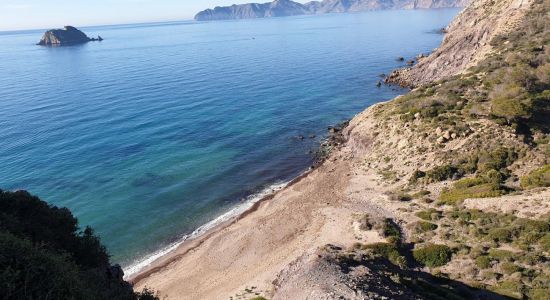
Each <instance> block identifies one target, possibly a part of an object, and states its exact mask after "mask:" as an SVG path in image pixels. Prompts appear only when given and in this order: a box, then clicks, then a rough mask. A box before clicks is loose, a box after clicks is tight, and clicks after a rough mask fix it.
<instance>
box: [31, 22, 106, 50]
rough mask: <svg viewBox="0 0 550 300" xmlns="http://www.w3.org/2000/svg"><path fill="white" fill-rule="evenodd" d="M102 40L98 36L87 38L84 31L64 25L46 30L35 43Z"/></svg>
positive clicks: (76, 42)
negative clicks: (61, 27)
mask: <svg viewBox="0 0 550 300" xmlns="http://www.w3.org/2000/svg"><path fill="white" fill-rule="evenodd" d="M102 40H103V39H102V38H101V37H100V36H98V37H97V38H89V37H88V36H87V35H86V34H85V33H84V32H82V31H80V30H78V29H76V28H75V27H73V26H65V27H64V28H63V29H51V30H48V31H46V33H44V35H43V36H42V39H40V42H38V44H37V45H40V46H67V45H76V44H83V43H87V42H91V41H102Z"/></svg>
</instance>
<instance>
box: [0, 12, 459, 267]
mask: <svg viewBox="0 0 550 300" xmlns="http://www.w3.org/2000/svg"><path fill="white" fill-rule="evenodd" d="M456 13H457V10H455V9H448V10H417V11H379V12H368V13H362V14H333V15H322V16H305V17H290V18H273V19H260V20H246V21H228V22H212V23H196V22H178V23H155V24H139V25H119V26H103V27H91V28H83V30H84V31H85V32H86V33H87V34H89V35H91V36H96V35H98V34H100V35H101V36H102V37H103V38H105V40H104V41H103V42H101V43H98V42H94V43H88V44H86V45H80V46H71V47H62V48H46V47H39V46H35V45H34V43H36V42H37V41H38V40H39V38H40V36H41V34H42V31H25V32H4V33H0V57H1V58H2V59H1V60H0V101H1V102H0V103H1V104H2V105H1V107H0V187H1V188H2V189H7V190H13V189H26V190H29V191H30V192H32V193H34V194H36V195H38V196H40V197H41V198H42V199H44V200H47V201H49V202H51V203H53V204H55V205H58V206H67V207H69V208H70V209H71V210H72V211H73V213H74V214H75V215H76V216H77V217H78V218H79V220H80V222H81V224H83V225H88V224H89V225H92V226H93V227H94V228H95V229H96V231H97V233H99V234H100V235H101V237H102V240H103V242H104V243H105V244H106V245H107V246H108V249H109V251H110V253H111V254H112V255H113V259H114V260H115V261H119V262H121V263H122V264H123V265H125V266H128V265H129V264H131V263H132V262H133V261H135V260H136V259H139V258H142V257H143V256H145V255H147V254H148V253H151V252H152V251H155V250H157V249H159V248H160V247H161V246H163V245H167V244H168V243H170V242H173V241H174V240H177V239H178V238H180V237H181V236H182V235H184V234H187V233H190V232H191V231H193V230H194V229H195V228H197V227H198V226H200V225H201V224H204V223H205V222H207V221H209V220H211V219H213V218H215V217H216V216H217V215H219V214H221V213H223V212H226V211H227V210H229V209H230V208H231V207H233V206H235V205H236V204H237V203H240V202H241V201H242V200H243V198H244V197H246V196H248V195H251V194H254V193H256V192H258V191H260V190H262V189H263V188H265V187H266V186H269V185H271V184H274V183H277V182H281V181H286V180H289V179H290V178H292V177H293V176H296V175H297V174H299V173H300V172H302V171H303V170H304V169H306V168H307V167H308V166H309V165H310V163H311V159H312V158H311V155H310V154H309V153H308V152H309V151H310V150H311V149H314V148H315V147H317V145H318V143H319V139H320V138H321V137H322V135H323V134H325V133H326V129H327V126H329V125H332V124H335V123H337V122H339V121H342V120H344V119H348V118H351V117H353V115H354V114H356V113H358V112H360V111H361V110H363V109H364V108H365V107H367V106H368V105H370V104H372V103H376V102H379V101H382V100H387V99H390V98H393V97H394V96H396V95H398V94H399V93H402V92H403V91H402V90H392V89H391V88H389V87H382V88H376V87H375V83H376V81H377V80H378V79H379V78H378V75H379V74H380V73H388V72H389V71H391V70H392V69H394V68H396V67H398V66H400V64H399V63H398V62H397V61H396V57H398V56H404V57H413V56H415V55H416V54H418V53H420V52H429V51H430V50H432V49H433V48H435V47H437V45H438V44H439V43H440V41H441V39H442V36H441V35H438V34H434V33H433V31H434V30H436V29H438V28H441V27H443V26H445V25H446V24H447V23H448V22H449V21H450V20H451V19H452V17H453V16H454V15H455V14H456ZM311 134H315V135H316V136H317V138H314V139H309V138H306V139H305V140H303V141H302V140H300V139H296V138H295V137H296V136H298V135H304V136H306V137H307V136H309V135H311ZM282 221H283V220H282Z"/></svg>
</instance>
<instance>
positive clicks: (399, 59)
mask: <svg viewBox="0 0 550 300" xmlns="http://www.w3.org/2000/svg"><path fill="white" fill-rule="evenodd" d="M404 60H405V58H404V57H402V56H400V57H398V58H397V61H404Z"/></svg>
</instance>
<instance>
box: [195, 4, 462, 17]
mask: <svg viewBox="0 0 550 300" xmlns="http://www.w3.org/2000/svg"><path fill="white" fill-rule="evenodd" d="M468 1H469V0H420V1H417V0H323V1H311V2H307V3H304V4H302V3H298V2H294V1H291V0H274V1H273V2H268V3H247V4H240V5H231V6H223V7H220V6H218V7H215V8H213V9H206V10H203V11H201V12H199V13H197V15H196V16H195V20H197V21H211V20H229V19H254V18H268V17H283V16H296V15H311V14H325V13H343V12H361V11H369V10H380V9H420V8H449V7H464V6H466V5H467V4H468Z"/></svg>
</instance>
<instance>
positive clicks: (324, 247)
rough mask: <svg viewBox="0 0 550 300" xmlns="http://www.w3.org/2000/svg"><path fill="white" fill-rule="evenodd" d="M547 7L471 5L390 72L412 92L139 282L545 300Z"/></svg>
mask: <svg viewBox="0 0 550 300" xmlns="http://www.w3.org/2000/svg"><path fill="white" fill-rule="evenodd" d="M549 12H550V5H549V3H548V1H541V0H529V1H525V0H524V1H521V0H500V1H492V0H474V1H472V3H471V4H470V6H469V7H468V8H466V9H465V10H464V12H462V13H461V14H460V15H459V16H457V18H456V19H455V20H454V21H453V23H452V24H451V25H450V26H449V27H448V28H447V31H448V33H447V36H446V38H445V40H444V42H443V43H442V45H441V47H440V48H439V49H438V50H436V51H435V52H433V53H432V54H430V55H429V56H428V57H425V58H422V59H421V60H420V62H419V63H418V64H417V65H416V66H413V67H411V68H408V69H404V70H401V71H398V72H399V73H398V75H393V76H394V78H404V79H403V81H398V82H402V83H403V84H404V85H410V86H415V87H416V88H415V89H413V90H412V91H411V92H410V93H408V94H406V95H403V96H400V97H397V98H396V99H394V100H392V101H388V102H385V103H380V104H377V105H373V106H371V107H369V108H368V109H366V110H365V111H364V112H362V113H360V114H358V115H357V116H355V117H354V118H353V119H352V120H351V121H350V122H349V125H348V126H347V127H345V129H343V130H342V139H338V142H334V143H329V144H328V145H326V146H325V148H324V149H323V152H325V153H327V155H326V159H325V160H324V162H323V163H322V164H320V165H319V166H317V167H315V168H313V169H312V170H310V171H308V172H306V173H305V174H304V175H302V176H300V177H299V178H297V179H295V180H294V181H293V182H291V183H290V184H289V185H288V186H287V187H286V188H284V189H282V190H281V191H278V192H276V193H275V194H273V195H271V196H269V197H267V198H265V199H263V200H262V201H260V202H258V203H256V204H255V205H254V206H253V207H252V208H251V209H250V210H249V211H247V212H246V213H245V214H244V215H242V216H240V217H237V218H235V219H232V220H230V221H228V222H226V223H224V224H222V225H221V226H219V227H217V228H216V229H214V230H212V231H210V232H208V233H207V234H206V235H204V236H202V237H199V238H197V239H194V240H191V241H188V242H186V243H184V244H182V245H181V246H180V247H179V248H178V249H177V250H175V251H173V252H172V253H170V254H168V255H167V256H165V257H162V258H161V259H159V260H158V261H156V262H155V263H153V264H152V265H151V266H150V267H148V268H147V269H145V270H143V271H142V272H141V273H139V274H136V275H133V276H132V278H131V280H132V281H133V282H134V284H135V285H136V286H137V287H144V286H151V287H154V288H156V289H159V290H160V292H161V293H162V294H163V295H167V296H168V297H169V298H170V299H198V298H208V299H226V298H230V299H388V298H389V299H549V294H548V290H550V277H549V276H548V274H550V188H549V187H550V143H549V142H550V135H549V131H550V122H549V120H550V93H549V91H550V49H549V48H548V46H547V45H548V44H549V42H550V28H549V27H550V19H549V18H550V17H549V16H550V14H549ZM400 74H405V75H400ZM400 76H403V77H400Z"/></svg>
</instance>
